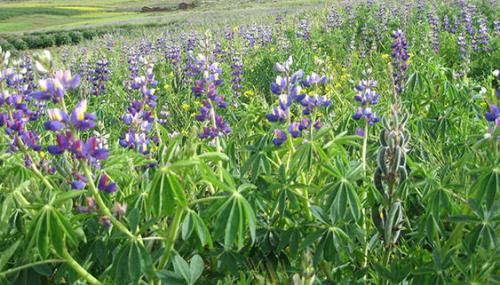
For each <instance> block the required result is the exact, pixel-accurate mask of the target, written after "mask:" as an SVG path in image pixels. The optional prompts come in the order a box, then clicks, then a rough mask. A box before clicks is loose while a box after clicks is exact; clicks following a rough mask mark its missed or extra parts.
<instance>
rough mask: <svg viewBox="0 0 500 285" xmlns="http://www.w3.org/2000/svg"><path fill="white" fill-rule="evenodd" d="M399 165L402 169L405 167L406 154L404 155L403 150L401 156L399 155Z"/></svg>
mask: <svg viewBox="0 0 500 285" xmlns="http://www.w3.org/2000/svg"><path fill="white" fill-rule="evenodd" d="M399 165H401V166H403V167H405V166H406V154H405V153H404V150H403V155H401V161H400V162H399Z"/></svg>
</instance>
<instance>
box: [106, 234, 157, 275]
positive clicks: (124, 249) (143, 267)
mask: <svg viewBox="0 0 500 285" xmlns="http://www.w3.org/2000/svg"><path fill="white" fill-rule="evenodd" d="M112 272H113V274H114V280H115V281H116V282H117V284H131V283H132V284H137V283H138V282H139V280H140V279H141V278H142V276H146V277H148V278H152V276H153V271H152V259H151V256H150V254H149V252H148V251H147V250H146V248H144V246H143V245H141V244H139V243H138V242H137V241H133V242H127V243H125V244H123V245H122V246H121V248H120V249H119V251H118V252H117V254H116V255H115V257H114V259H113V268H112Z"/></svg>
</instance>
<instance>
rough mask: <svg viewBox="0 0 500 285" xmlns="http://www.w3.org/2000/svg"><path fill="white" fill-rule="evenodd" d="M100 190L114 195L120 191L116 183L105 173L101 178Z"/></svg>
mask: <svg viewBox="0 0 500 285" xmlns="http://www.w3.org/2000/svg"><path fill="white" fill-rule="evenodd" d="M97 187H98V189H99V190H101V191H105V192H107V193H114V192H116V190H117V189H118V187H117V186H116V183H113V182H110V180H109V177H108V176H107V175H106V174H105V173H103V174H102V175H101V178H99V183H98V186H97Z"/></svg>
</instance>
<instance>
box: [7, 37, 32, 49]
mask: <svg viewBox="0 0 500 285" xmlns="http://www.w3.org/2000/svg"><path fill="white" fill-rule="evenodd" d="M9 42H10V43H11V44H12V46H14V47H15V48H16V49H17V50H25V49H28V44H27V43H26V42H25V41H24V40H23V39H21V38H16V39H12V40H10V41H9Z"/></svg>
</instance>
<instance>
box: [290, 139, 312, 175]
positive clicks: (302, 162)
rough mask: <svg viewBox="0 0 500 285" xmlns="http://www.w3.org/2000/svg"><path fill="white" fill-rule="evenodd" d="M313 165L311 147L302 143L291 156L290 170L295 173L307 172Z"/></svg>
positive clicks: (309, 144)
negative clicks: (293, 170) (294, 170)
mask: <svg viewBox="0 0 500 285" xmlns="http://www.w3.org/2000/svg"><path fill="white" fill-rule="evenodd" d="M312 163H313V145H312V144H311V143H304V144H302V145H300V146H299V147H298V148H297V151H296V152H295V153H294V154H293V156H292V166H291V167H292V168H293V169H296V170H297V172H300V171H306V172H307V171H309V170H310V169H311V166H312Z"/></svg>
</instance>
